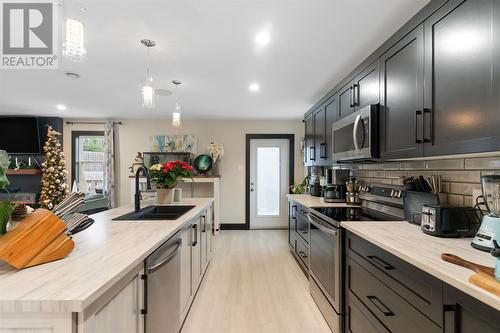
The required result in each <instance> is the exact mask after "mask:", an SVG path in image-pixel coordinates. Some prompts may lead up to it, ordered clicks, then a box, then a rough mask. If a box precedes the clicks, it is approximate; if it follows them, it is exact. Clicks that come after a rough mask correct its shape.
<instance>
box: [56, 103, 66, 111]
mask: <svg viewBox="0 0 500 333" xmlns="http://www.w3.org/2000/svg"><path fill="white" fill-rule="evenodd" d="M56 108H57V109H58V110H59V111H64V110H66V105H64V104H57V105H56Z"/></svg>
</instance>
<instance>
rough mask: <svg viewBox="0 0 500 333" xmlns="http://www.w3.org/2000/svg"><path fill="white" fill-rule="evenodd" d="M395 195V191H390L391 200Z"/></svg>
mask: <svg viewBox="0 0 500 333" xmlns="http://www.w3.org/2000/svg"><path fill="white" fill-rule="evenodd" d="M395 194H396V191H395V190H392V191H391V194H390V196H391V198H394V195H395Z"/></svg>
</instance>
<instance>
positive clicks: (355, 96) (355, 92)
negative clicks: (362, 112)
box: [352, 83, 359, 106]
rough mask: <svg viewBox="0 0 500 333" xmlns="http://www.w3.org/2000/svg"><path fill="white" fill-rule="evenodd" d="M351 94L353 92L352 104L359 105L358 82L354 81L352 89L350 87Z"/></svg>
mask: <svg viewBox="0 0 500 333" xmlns="http://www.w3.org/2000/svg"><path fill="white" fill-rule="evenodd" d="M352 94H353V97H352V98H353V101H354V103H353V104H354V106H356V105H358V106H359V84H357V83H355V84H353V89H352Z"/></svg>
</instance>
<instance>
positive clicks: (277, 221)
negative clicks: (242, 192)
mask: <svg viewBox="0 0 500 333" xmlns="http://www.w3.org/2000/svg"><path fill="white" fill-rule="evenodd" d="M288 150H289V141H288V140H287V139H252V140H250V228H251V229H266V228H286V227H287V224H288V223H287V216H288V204H287V198H286V194H287V193H288V188H289V186H290V184H289V174H288V173H289V151H288Z"/></svg>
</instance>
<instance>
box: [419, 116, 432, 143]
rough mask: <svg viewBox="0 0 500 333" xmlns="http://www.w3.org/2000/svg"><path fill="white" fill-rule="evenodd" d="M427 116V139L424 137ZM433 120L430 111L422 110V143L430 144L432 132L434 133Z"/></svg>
mask: <svg viewBox="0 0 500 333" xmlns="http://www.w3.org/2000/svg"><path fill="white" fill-rule="evenodd" d="M426 114H428V115H429V137H428V138H426V137H425V115H426ZM433 127H434V120H433V114H432V109H428V108H424V113H423V115H422V132H423V139H424V142H432V138H433V132H434V128H433Z"/></svg>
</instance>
